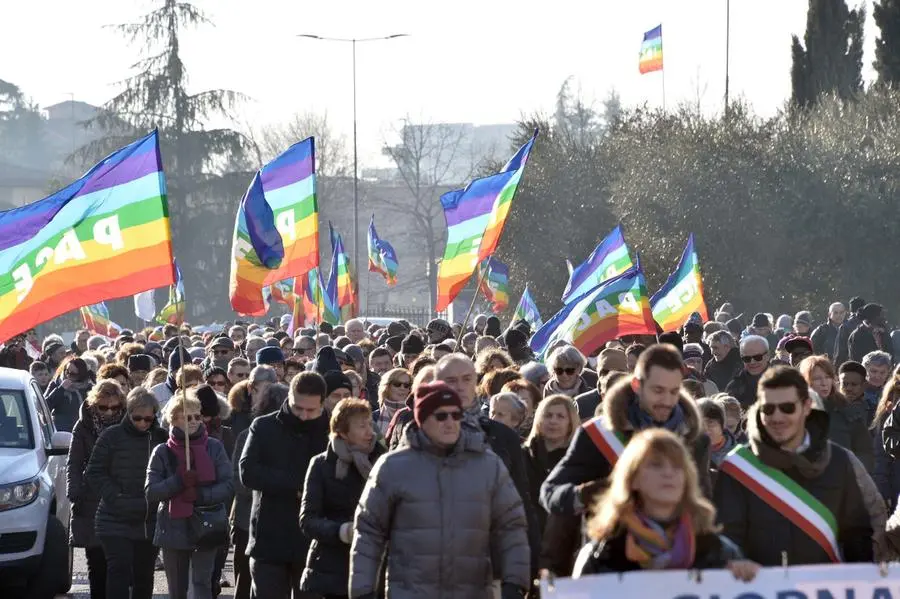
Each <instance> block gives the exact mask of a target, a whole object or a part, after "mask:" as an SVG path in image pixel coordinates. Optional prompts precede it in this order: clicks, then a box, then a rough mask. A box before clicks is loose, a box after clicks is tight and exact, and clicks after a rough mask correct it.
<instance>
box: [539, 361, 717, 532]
mask: <svg viewBox="0 0 900 599" xmlns="http://www.w3.org/2000/svg"><path fill="white" fill-rule="evenodd" d="M683 366H684V364H683V362H682V359H681V353H679V352H678V350H677V349H675V348H673V347H672V346H670V345H668V344H658V345H652V346H650V347H648V348H647V349H646V350H644V352H643V353H641V356H640V358H638V363H637V365H636V366H635V370H634V377H633V378H629V379H626V380H622V381H619V382H618V383H616V384H615V385H614V386H613V387H612V388H611V389H610V390H609V391H608V392H607V397H605V398H603V404H602V405H603V415H602V416H598V417H596V418H593V419H591V420H589V421H587V422H585V423H584V424H583V425H581V428H579V429H578V431H577V432H576V433H575V437H574V439H572V443H571V444H570V445H569V450H568V452H567V453H566V456H565V457H564V458H563V459H562V461H561V462H560V463H559V464H557V465H556V467H555V468H554V469H553V471H552V472H550V475H549V476H548V477H547V479H546V480H545V481H544V484H543V485H542V486H541V498H540V499H541V505H542V506H544V509H545V510H547V511H548V512H550V513H551V514H553V513H555V514H563V515H578V514H583V513H584V512H585V511H586V509H587V508H588V507H589V506H590V505H592V504H593V502H594V500H595V498H596V497H595V496H596V495H597V493H598V492H599V491H601V490H602V489H604V488H605V487H606V483H607V478H608V477H609V475H610V473H611V472H612V469H613V466H615V461H616V460H617V459H618V455H619V454H620V453H621V449H622V448H623V447H624V444H625V443H627V442H628V439H630V437H631V435H632V434H634V432H635V431H639V430H644V429H647V428H652V427H661V428H666V429H668V430H671V431H672V432H674V433H676V434H678V435H680V436H681V437H683V438H684V441H685V443H686V444H687V446H688V447H689V448H690V450H691V453H692V455H693V456H694V459H695V460H696V462H697V472H698V474H699V475H700V484H701V488H703V490H704V492H705V493H706V494H707V495H709V494H710V491H711V489H710V479H709V437H707V436H706V434H705V433H704V432H703V422H702V421H701V419H700V413H699V411H698V410H697V407H696V404H695V402H694V401H693V400H692V399H691V398H690V397H689V396H688V395H687V393H685V392H684V391H683V390H682V389H681V382H682V379H683ZM610 439H618V442H616V441H612V445H610V444H609V443H608V441H609V440H610ZM616 446H617V447H618V449H617V448H616Z"/></svg>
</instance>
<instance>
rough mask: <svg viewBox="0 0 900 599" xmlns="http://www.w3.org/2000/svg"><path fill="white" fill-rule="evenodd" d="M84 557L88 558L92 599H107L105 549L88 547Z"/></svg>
mask: <svg viewBox="0 0 900 599" xmlns="http://www.w3.org/2000/svg"><path fill="white" fill-rule="evenodd" d="M84 556H85V557H86V558H87V570H88V582H89V583H90V585H91V599H106V554H105V553H103V547H100V546H97V547H88V548H87V549H85V550H84Z"/></svg>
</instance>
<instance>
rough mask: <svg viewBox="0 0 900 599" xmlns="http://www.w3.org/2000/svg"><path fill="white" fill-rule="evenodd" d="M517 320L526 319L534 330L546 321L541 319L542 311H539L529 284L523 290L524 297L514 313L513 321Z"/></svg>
mask: <svg viewBox="0 0 900 599" xmlns="http://www.w3.org/2000/svg"><path fill="white" fill-rule="evenodd" d="M517 320H525V321H526V322H527V323H528V324H530V325H531V329H532V330H537V329H539V328H540V327H541V325H542V324H544V321H543V320H541V313H540V312H538V308H537V304H536V303H535V302H534V298H533V297H531V291H530V290H529V289H528V285H527V284H526V285H525V291H523V292H522V299H520V300H519V305H517V306H516V311H515V312H514V313H513V320H512V321H513V322H515V321H517Z"/></svg>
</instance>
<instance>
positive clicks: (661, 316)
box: [650, 233, 709, 332]
mask: <svg viewBox="0 0 900 599" xmlns="http://www.w3.org/2000/svg"><path fill="white" fill-rule="evenodd" d="M650 305H651V306H652V307H653V318H654V319H655V320H656V322H658V323H659V326H660V327H661V328H662V330H663V331H666V332H668V331H677V330H678V329H680V328H681V327H682V326H683V325H684V323H685V322H687V319H688V318H689V317H690V315H691V313H692V312H699V313H700V317H701V318H702V319H703V322H706V321H707V320H709V313H708V312H707V311H706V301H705V300H704V299H703V279H702V278H701V276H700V261H699V259H698V258H697V251H696V250H695V249H694V234H693V233H691V236H690V237H688V242H687V245H686V246H685V248H684V252H683V253H682V254H681V260H680V261H679V262H678V267H677V268H676V269H675V272H673V273H672V274H671V275H669V278H668V279H667V280H666V284H665V285H663V286H662V288H661V289H660V290H659V291H657V292H656V293H655V294H654V295H653V297H652V298H650Z"/></svg>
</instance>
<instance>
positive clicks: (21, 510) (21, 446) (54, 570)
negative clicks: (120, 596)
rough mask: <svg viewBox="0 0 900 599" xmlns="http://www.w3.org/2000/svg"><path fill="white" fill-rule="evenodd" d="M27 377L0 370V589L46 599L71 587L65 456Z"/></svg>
mask: <svg viewBox="0 0 900 599" xmlns="http://www.w3.org/2000/svg"><path fill="white" fill-rule="evenodd" d="M71 441H72V435H71V433H66V432H58V431H56V429H55V428H54V426H53V420H52V419H51V417H50V410H48V409H47V404H46V403H45V402H44V397H43V395H42V394H41V391H40V389H38V387H37V385H36V384H35V382H34V379H33V378H32V377H31V375H30V374H29V373H28V372H26V371H24V370H14V369H11V368H0V587H17V588H18V589H21V590H24V591H25V596H26V597H29V598H32V597H33V598H34V599H52V598H53V597H55V596H56V595H57V594H61V593H66V592H68V590H69V587H70V586H71V584H72V551H71V550H70V548H69V501H68V499H66V455H67V454H68V452H69V444H70V443H71Z"/></svg>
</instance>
